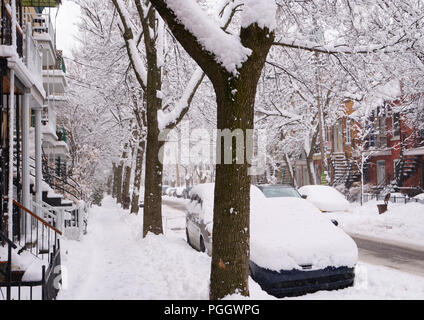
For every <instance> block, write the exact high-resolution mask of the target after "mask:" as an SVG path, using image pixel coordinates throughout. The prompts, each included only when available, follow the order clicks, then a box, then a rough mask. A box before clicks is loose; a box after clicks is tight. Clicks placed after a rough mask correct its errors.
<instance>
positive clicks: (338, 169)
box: [331, 153, 361, 188]
mask: <svg viewBox="0 0 424 320" xmlns="http://www.w3.org/2000/svg"><path fill="white" fill-rule="evenodd" d="M331 165H332V167H333V177H334V178H333V185H336V186H337V185H342V184H344V185H345V186H346V188H350V187H351V186H352V184H353V183H354V182H357V181H360V179H361V173H360V172H359V170H358V168H356V166H355V165H354V164H353V162H352V161H349V160H348V159H347V158H346V155H345V154H344V153H333V154H332V155H331Z"/></svg>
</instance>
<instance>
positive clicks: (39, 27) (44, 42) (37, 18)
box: [23, 13, 56, 68]
mask: <svg viewBox="0 0 424 320" xmlns="http://www.w3.org/2000/svg"><path fill="white" fill-rule="evenodd" d="M23 20H24V22H25V25H27V24H29V25H31V30H32V37H33V38H34V39H35V40H36V41H37V43H38V45H39V46H40V48H41V49H42V51H43V67H44V68H50V67H51V66H52V65H54V64H55V61H56V30H55V29H54V27H53V23H52V21H51V17H50V15H49V14H42V13H25V14H24V15H23Z"/></svg>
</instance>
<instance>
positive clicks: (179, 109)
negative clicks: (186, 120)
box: [158, 0, 240, 131]
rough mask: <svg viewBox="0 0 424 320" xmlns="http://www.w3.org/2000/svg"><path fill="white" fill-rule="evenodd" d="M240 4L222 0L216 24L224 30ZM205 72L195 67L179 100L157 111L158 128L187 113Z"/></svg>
mask: <svg viewBox="0 0 424 320" xmlns="http://www.w3.org/2000/svg"><path fill="white" fill-rule="evenodd" d="M239 5H240V3H239V2H238V1H231V0H224V1H222V2H221V3H220V4H218V6H217V7H216V16H217V17H218V20H217V22H218V25H219V26H221V29H222V30H224V31H225V29H226V28H227V27H228V25H229V23H230V21H231V19H232V17H233V14H234V12H235V10H236V9H237V7H238V6H239ZM204 77H205V73H204V72H203V70H202V69H201V68H200V67H197V69H196V70H195V72H194V73H193V75H192V77H191V78H190V81H189V82H188V84H187V86H186V88H185V90H184V92H183V94H182V96H181V98H180V100H179V101H178V102H177V103H176V105H175V107H174V109H173V110H172V111H171V112H168V113H165V112H164V110H159V111H158V122H159V130H161V131H162V130H165V129H172V128H173V127H174V126H175V125H177V124H178V122H179V121H180V120H181V119H182V118H183V117H184V115H185V114H186V113H187V111H188V108H189V107H190V104H191V101H192V100H193V97H194V95H195V93H196V91H197V89H198V88H199V86H200V84H201V83H202V81H203V79H204Z"/></svg>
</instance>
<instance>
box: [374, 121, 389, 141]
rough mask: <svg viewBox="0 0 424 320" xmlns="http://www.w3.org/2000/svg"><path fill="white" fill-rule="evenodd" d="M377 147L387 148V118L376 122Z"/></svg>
mask: <svg viewBox="0 0 424 320" xmlns="http://www.w3.org/2000/svg"><path fill="white" fill-rule="evenodd" d="M375 146H376V147H377V148H385V147H387V134H386V118H384V117H379V118H377V119H376V120H375Z"/></svg>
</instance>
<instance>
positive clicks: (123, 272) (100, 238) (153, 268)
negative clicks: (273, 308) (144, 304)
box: [58, 197, 424, 300]
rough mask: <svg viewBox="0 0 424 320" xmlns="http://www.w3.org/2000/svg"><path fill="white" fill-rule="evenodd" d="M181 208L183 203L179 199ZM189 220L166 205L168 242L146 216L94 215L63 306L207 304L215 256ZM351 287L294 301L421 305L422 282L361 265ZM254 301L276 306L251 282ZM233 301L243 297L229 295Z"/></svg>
mask: <svg viewBox="0 0 424 320" xmlns="http://www.w3.org/2000/svg"><path fill="white" fill-rule="evenodd" d="M178 201H179V202H183V201H184V200H178ZM184 223H185V222H184V214H183V213H182V211H181V210H176V209H172V208H170V207H168V206H164V225H165V228H166V232H165V235H164V236H154V235H149V236H148V237H147V238H145V239H142V214H140V215H139V216H134V215H133V216H130V215H129V214H128V212H127V211H124V210H122V209H121V208H119V207H118V206H117V205H116V204H115V201H114V200H113V199H112V198H110V197H108V198H106V199H104V201H103V206H102V207H93V208H92V209H91V211H90V213H89V220H88V233H87V235H85V236H84V237H83V238H82V240H81V241H80V242H77V241H70V240H63V241H62V243H61V244H62V260H63V269H64V271H63V273H64V288H63V289H62V290H61V292H60V293H59V297H58V298H59V299H62V300H91V299H100V300H109V299H117V300H121V299H125V300H132V299H140V300H162V299H170V300H187V299H193V300H197V299H202V300H204V299H208V292H209V274H210V257H209V256H207V255H206V254H204V253H199V252H197V251H195V250H193V249H192V248H191V247H190V246H189V245H188V244H187V243H186V241H185V236H184V231H183V230H184V229H182V228H183V227H184ZM356 274H357V276H356V283H355V286H354V287H352V288H347V289H343V290H338V291H331V292H324V291H321V292H317V293H314V294H309V295H306V296H302V297H297V298H295V299H423V298H424V278H423V277H419V276H415V275H411V274H407V273H403V272H399V271H396V270H393V269H389V268H386V267H381V266H374V265H370V264H365V263H362V262H360V263H359V265H358V267H357V270H356ZM250 291H251V299H257V300H260V299H274V297H272V296H269V295H268V294H266V293H265V292H264V291H262V290H261V289H260V287H259V286H258V285H257V284H256V283H255V282H254V281H252V280H250ZM230 298H232V299H237V298H241V297H237V296H231V297H230Z"/></svg>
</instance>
